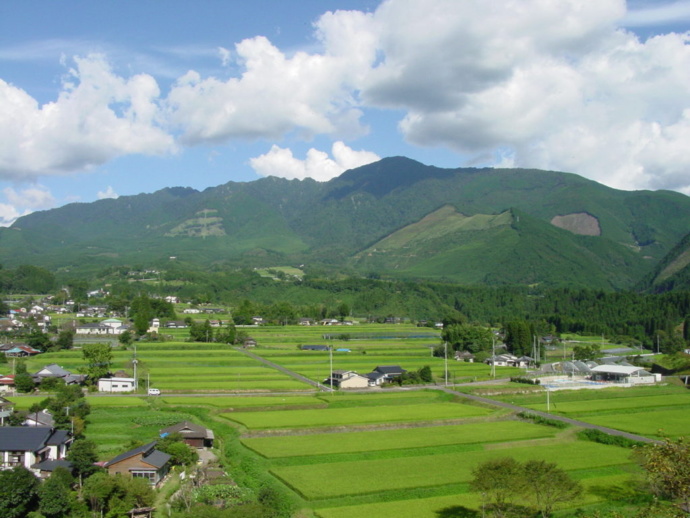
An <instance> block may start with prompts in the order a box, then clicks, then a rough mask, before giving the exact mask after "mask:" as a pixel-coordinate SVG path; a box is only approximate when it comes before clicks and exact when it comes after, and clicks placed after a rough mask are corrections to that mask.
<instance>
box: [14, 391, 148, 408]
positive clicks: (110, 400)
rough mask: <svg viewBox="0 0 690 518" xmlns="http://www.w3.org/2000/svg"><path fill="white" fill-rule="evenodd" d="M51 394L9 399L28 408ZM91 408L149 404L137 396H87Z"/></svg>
mask: <svg viewBox="0 0 690 518" xmlns="http://www.w3.org/2000/svg"><path fill="white" fill-rule="evenodd" d="M47 397H50V394H45V395H42V396H9V397H8V398H7V399H8V400H10V401H12V402H13V403H14V404H15V408H16V409H17V410H28V409H29V407H30V406H31V405H33V404H34V403H40V402H41V401H43V400H44V399H46V398H47ZM86 400H87V401H88V402H89V405H91V408H100V407H112V406H116V407H141V406H147V403H146V401H145V400H144V399H142V398H140V397H137V396H86Z"/></svg>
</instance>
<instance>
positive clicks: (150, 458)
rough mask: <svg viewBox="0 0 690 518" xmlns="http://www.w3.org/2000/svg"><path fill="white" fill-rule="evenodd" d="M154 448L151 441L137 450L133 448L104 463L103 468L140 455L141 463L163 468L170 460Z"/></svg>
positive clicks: (154, 444)
mask: <svg viewBox="0 0 690 518" xmlns="http://www.w3.org/2000/svg"><path fill="white" fill-rule="evenodd" d="M155 446H156V441H153V442H150V443H148V444H144V445H143V446H139V447H138V448H134V449H133V450H129V451H126V452H125V453H121V454H120V455H118V456H117V457H115V458H113V459H110V460H109V461H108V462H106V463H105V465H104V466H105V467H106V468H107V467H108V466H111V465H113V464H117V463H118V462H120V461H123V460H125V459H128V458H130V457H134V456H135V455H139V454H141V460H142V462H145V463H146V464H150V465H151V466H154V467H155V468H158V469H160V468H162V467H163V466H165V463H166V462H168V461H169V460H170V455H168V454H167V453H163V452H162V451H158V450H156V449H155Z"/></svg>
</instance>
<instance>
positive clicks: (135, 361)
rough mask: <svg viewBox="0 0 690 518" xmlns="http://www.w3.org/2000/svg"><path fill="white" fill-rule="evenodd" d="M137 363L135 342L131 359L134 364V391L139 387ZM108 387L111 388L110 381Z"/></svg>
mask: <svg viewBox="0 0 690 518" xmlns="http://www.w3.org/2000/svg"><path fill="white" fill-rule="evenodd" d="M137 363H139V360H137V344H134V359H133V360H132V365H134V392H136V391H137V389H138V388H139V378H137ZM110 388H111V390H112V383H111V384H110Z"/></svg>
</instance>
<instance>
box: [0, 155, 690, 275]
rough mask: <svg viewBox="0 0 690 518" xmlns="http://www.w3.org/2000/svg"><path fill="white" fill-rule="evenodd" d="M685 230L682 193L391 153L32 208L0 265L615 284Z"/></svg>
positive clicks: (687, 220) (6, 240) (0, 250)
mask: <svg viewBox="0 0 690 518" xmlns="http://www.w3.org/2000/svg"><path fill="white" fill-rule="evenodd" d="M518 216H519V217H520V221H518ZM558 227H561V228H558ZM688 232H690V198H688V197H686V196H684V195H682V194H679V193H674V192H664V191H659V192H650V191H639V192H626V191H618V190H615V189H611V188H608V187H604V186H602V185H600V184H597V183H596V182H593V181H590V180H586V179H584V178H581V177H579V176H577V175H573V174H568V173H558V172H552V171H539V170H525V169H474V168H460V169H441V168H437V167H432V166H426V165H423V164H420V163H418V162H415V161H414V160H410V159H407V158H404V157H393V158H387V159H383V160H381V161H379V162H376V163H373V164H369V165H367V166H363V167H359V168H357V169H353V170H350V171H346V172H345V173H343V174H342V175H341V176H340V177H338V178H334V179H333V180H331V181H329V182H324V183H319V182H315V181H313V180H304V181H299V180H285V179H280V178H272V177H269V178H262V179H260V180H256V181H253V182H229V183H227V184H224V185H221V186H218V187H214V188H208V189H206V190H204V191H202V192H199V191H196V190H194V189H189V188H180V187H176V188H169V189H163V190H161V191H157V192H155V193H152V194H140V195H137V196H123V197H120V198H118V199H114V200H101V201H97V202H94V203H88V204H84V203H79V204H71V205H67V206H65V207H61V208H59V209H54V210H50V211H44V212H37V213H33V214H30V215H28V216H25V217H22V218H20V219H19V220H17V222H16V223H15V224H14V225H13V226H12V227H11V228H5V229H0V263H2V264H5V265H7V266H16V265H19V264H23V263H30V264H36V265H39V266H44V267H48V268H52V269H58V268H70V269H73V270H74V269H80V270H82V269H85V268H89V269H94V268H99V267H102V266H105V265H118V264H139V265H148V264H150V265H151V266H160V265H161V264H163V263H164V262H166V263H167V262H169V258H170V257H171V256H174V257H177V258H178V259H180V260H182V261H185V262H189V263H195V264H198V265H200V266H202V267H207V266H209V265H212V264H214V263H224V264H228V265H234V266H271V265H280V264H289V263H300V264H302V263H304V264H306V265H307V267H310V266H319V267H321V268H326V269H332V270H334V271H342V269H343V268H354V269H355V270H359V271H360V272H365V273H371V272H373V271H375V272H377V273H378V274H381V275H384V276H386V275H394V276H409V277H424V278H445V279H453V280H457V281H460V282H468V283H492V284H496V283H499V284H500V283H539V282H541V283H547V284H564V283H565V284H578V285H584V286H591V287H601V288H611V287H616V288H619V287H626V286H632V285H633V284H634V283H635V282H638V281H639V279H640V278H642V276H643V275H645V274H647V273H648V272H650V271H651V270H652V268H653V267H654V266H655V265H656V263H657V262H658V261H660V260H661V259H662V258H663V257H665V256H666V254H668V252H669V251H670V250H671V249H672V248H673V246H674V245H675V244H676V243H677V242H678V240H680V239H681V238H682V237H683V236H684V235H685V234H687V233H688ZM580 234H584V235H580ZM382 250H384V251H385V253H383V252H382Z"/></svg>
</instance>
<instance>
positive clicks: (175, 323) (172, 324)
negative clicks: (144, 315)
mask: <svg viewBox="0 0 690 518" xmlns="http://www.w3.org/2000/svg"><path fill="white" fill-rule="evenodd" d="M165 327H166V328H168V329H186V328H187V324H186V323H185V321H184V320H169V321H167V322H166V323H165Z"/></svg>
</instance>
